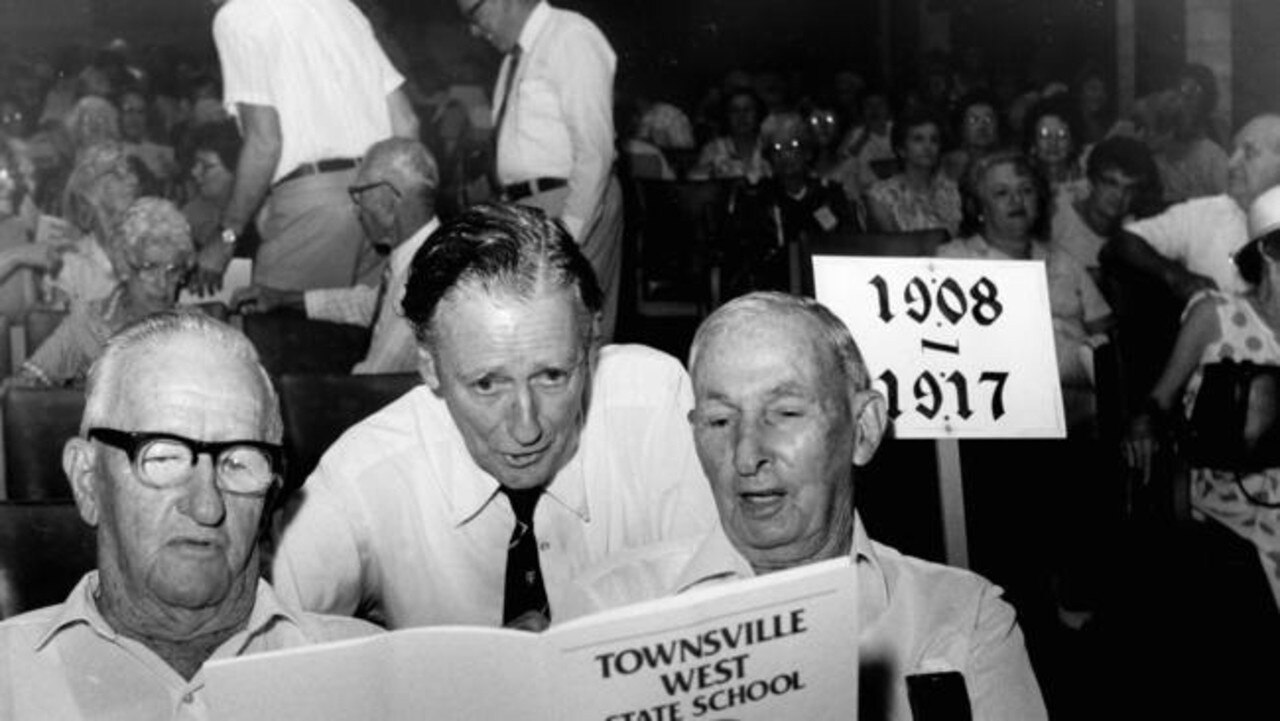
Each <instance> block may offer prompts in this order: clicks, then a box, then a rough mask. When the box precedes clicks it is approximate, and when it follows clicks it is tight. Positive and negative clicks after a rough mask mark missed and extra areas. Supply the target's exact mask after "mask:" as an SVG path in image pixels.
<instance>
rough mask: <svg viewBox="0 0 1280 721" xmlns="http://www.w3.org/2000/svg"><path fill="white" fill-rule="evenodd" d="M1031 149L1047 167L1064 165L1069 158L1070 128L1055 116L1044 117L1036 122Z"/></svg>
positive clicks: (1071, 146)
mask: <svg viewBox="0 0 1280 721" xmlns="http://www.w3.org/2000/svg"><path fill="white" fill-rule="evenodd" d="M1035 133H1036V137H1035V140H1034V144H1033V145H1032V148H1033V150H1034V152H1035V156H1036V157H1037V158H1039V159H1040V161H1041V162H1043V163H1047V164H1049V165H1060V164H1062V163H1066V162H1067V160H1068V159H1069V158H1070V157H1071V150H1072V148H1073V147H1074V146H1073V144H1072V143H1073V139H1072V137H1071V127H1070V126H1069V125H1067V123H1066V122H1065V121H1064V120H1063V119H1062V118H1060V117H1058V116H1056V115H1046V116H1044V117H1043V118H1040V120H1039V121H1037V122H1036V129H1035Z"/></svg>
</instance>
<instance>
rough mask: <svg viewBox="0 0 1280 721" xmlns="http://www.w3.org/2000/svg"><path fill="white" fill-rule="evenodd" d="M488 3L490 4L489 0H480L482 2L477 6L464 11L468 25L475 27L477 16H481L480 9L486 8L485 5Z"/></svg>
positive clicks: (463, 15) (463, 14)
mask: <svg viewBox="0 0 1280 721" xmlns="http://www.w3.org/2000/svg"><path fill="white" fill-rule="evenodd" d="M487 2H489V0H480V2H478V3H476V4H475V5H472V6H471V7H469V8H467V9H466V10H463V11H462V17H464V18H466V20H467V22H468V23H470V24H472V25H475V24H476V16H477V15H479V14H480V9H481V8H483V7H484V6H485V3H487Z"/></svg>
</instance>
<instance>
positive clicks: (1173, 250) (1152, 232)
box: [1125, 195, 1249, 293]
mask: <svg viewBox="0 0 1280 721" xmlns="http://www.w3.org/2000/svg"><path fill="white" fill-rule="evenodd" d="M1125 230H1127V231H1129V232H1130V233H1133V234H1134V235H1137V236H1139V237H1141V238H1142V239H1143V240H1145V241H1147V244H1148V245H1150V246H1151V247H1152V248H1154V249H1155V251H1156V252H1157V253H1159V254H1160V255H1163V256H1164V257H1166V258H1169V259H1170V260H1175V261H1178V262H1179V263H1181V264H1182V265H1184V266H1185V267H1186V269H1187V270H1189V271H1191V272H1192V273H1198V274H1200V275H1203V276H1206V277H1208V278H1212V279H1213V281H1214V282H1215V283H1217V284H1218V289H1219V290H1223V291H1227V292H1229V293H1243V292H1244V291H1246V290H1248V288H1249V285H1248V283H1245V282H1244V279H1243V278H1241V277H1240V272H1239V271H1238V270H1236V266H1235V264H1234V263H1232V262H1231V256H1232V254H1233V253H1235V252H1236V251H1237V250H1239V249H1240V248H1241V246H1243V245H1244V244H1245V243H1247V242H1248V241H1249V223H1248V218H1247V217H1246V216H1245V213H1244V210H1242V209H1241V208H1240V205H1239V204H1238V203H1236V201H1235V200H1232V198H1231V196H1228V195H1215V196H1212V197H1209V198H1196V199H1195V200H1188V201H1187V202H1185V203H1179V204H1177V205H1174V206H1172V207H1170V208H1169V209H1168V210H1166V211H1164V212H1163V213H1161V214H1159V215H1156V216H1152V217H1150V218H1145V219H1143V220H1139V221H1137V222H1135V223H1130V224H1129V225H1127V226H1125Z"/></svg>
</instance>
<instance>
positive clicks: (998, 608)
mask: <svg viewBox="0 0 1280 721" xmlns="http://www.w3.org/2000/svg"><path fill="white" fill-rule="evenodd" d="M851 548H852V550H851V552H850V553H851V555H852V556H853V558H854V561H855V562H856V564H857V567H858V664H859V667H860V668H861V669H862V671H861V675H860V677H859V682H858V693H859V696H860V701H859V706H860V709H861V710H862V711H868V710H874V711H877V712H879V711H883V716H880V715H875V716H871V717H870V718H872V719H880V718H884V719H892V720H894V721H910V719H911V708H910V703H909V702H908V699H907V688H906V680H905V679H906V676H907V675H909V674H916V673H929V672H936V671H959V672H961V673H962V674H963V675H964V677H965V685H966V687H967V689H968V692H969V702H970V705H971V706H972V710H973V718H974V719H978V720H979V721H995V720H1004V719H1007V720H1008V721H1035V720H1036V719H1045V718H1048V711H1047V710H1046V709H1045V706H1044V700H1043V698H1042V697H1041V695H1040V686H1039V684H1038V683H1037V682H1036V677H1035V672H1034V671H1033V670H1032V668H1031V660H1030V658H1029V657H1028V656H1027V649H1026V644H1025V643H1024V641H1023V638H1022V631H1021V629H1019V627H1018V624H1017V619H1016V616H1015V613H1014V610H1013V607H1012V606H1010V605H1009V604H1008V603H1007V602H1006V601H1004V600H1003V599H1001V598H1000V594H1001V590H1000V588H999V587H998V586H995V585H992V584H991V583H990V582H989V581H987V580H986V579H984V578H982V577H981V576H979V575H977V574H975V573H971V572H969V571H965V570H963V569H958V568H951V567H949V566H943V565H941V564H937V563H930V562H929V561H925V560H922V559H919V558H914V557H912V556H906V555H903V554H902V553H900V552H898V551H897V550H896V549H893V548H890V547H889V546H885V545H883V544H880V543H876V542H875V541H872V540H871V539H870V538H869V537H868V536H867V534H866V530H865V528H864V527H863V525H862V519H861V518H860V517H858V516H857V514H856V513H855V515H854V522H853V542H852V546H851ZM754 575H755V571H754V570H752V568H751V564H749V563H748V562H747V560H746V559H745V558H743V556H742V554H740V553H738V551H737V549H736V548H734V547H733V543H732V542H731V541H730V540H729V538H728V537H727V536H726V535H725V534H724V531H723V530H721V529H720V528H719V527H717V528H716V529H715V530H714V531H713V532H711V533H709V534H707V535H706V536H704V537H703V538H700V539H685V540H678V541H670V542H666V543H662V544H655V545H654V546H651V547H648V548H641V549H635V550H632V551H628V552H624V553H622V554H619V555H618V556H615V557H614V558H611V559H609V560H607V561H605V562H603V563H601V564H598V565H596V566H593V567H592V568H590V569H587V570H584V571H583V573H582V574H580V575H579V576H578V577H577V578H576V579H575V580H574V583H573V585H572V586H571V588H570V591H569V594H568V595H569V600H568V602H567V603H566V607H567V612H566V613H565V614H564V616H563V618H561V619H558V621H557V622H559V621H567V620H570V619H571V618H574V617H577V616H580V615H584V614H586V613H590V612H593V611H601V610H605V609H608V608H615V607H619V606H624V605H627V604H630V603H638V602H640V601H646V600H650V599H654V598H662V597H664V596H669V595H671V594H674V593H680V592H682V591H686V590H689V589H691V588H695V587H698V586H701V585H704V584H707V583H724V582H730V581H733V580H736V579H743V578H751V577H753V576H754ZM868 716H869V715H867V714H864V715H862V716H859V718H868Z"/></svg>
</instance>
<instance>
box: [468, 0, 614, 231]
mask: <svg viewBox="0 0 1280 721" xmlns="http://www.w3.org/2000/svg"><path fill="white" fill-rule="evenodd" d="M518 42H519V45H520V48H521V51H522V54H521V58H520V63H519V66H518V67H517V69H516V77H515V83H516V84H515V85H514V86H513V88H512V91H511V93H510V94H508V97H507V103H509V104H510V107H509V108H508V109H507V111H506V115H505V117H504V118H503V122H502V127H501V128H500V129H499V131H498V132H499V138H498V179H499V181H500V182H501V183H502V184H503V185H510V184H512V183H518V182H522V181H526V180H532V179H534V178H543V177H551V178H565V179H567V180H568V181H569V194H568V198H567V200H566V201H565V207H564V212H563V215H562V216H561V217H562V219H563V220H564V222H565V226H566V227H568V228H569V231H570V232H571V233H572V234H573V236H574V237H575V238H578V239H579V240H581V235H582V231H583V229H584V228H585V227H588V226H589V225H590V223H591V221H592V220H594V219H595V217H596V214H597V213H598V212H599V207H600V203H601V201H602V200H603V198H604V192H605V188H606V187H607V186H608V183H609V174H610V173H611V172H612V170H613V159H614V133H613V76H614V70H615V67H616V65H617V58H616V56H615V55H614V52H613V48H612V47H610V45H609V41H608V40H607V39H605V37H604V35H603V34H602V33H601V32H600V30H599V29H598V28H597V27H596V26H595V25H594V24H593V23H592V22H591V21H590V20H588V19H587V18H585V17H583V16H581V15H579V14H578V13H575V12H570V11H568V10H560V9H558V8H553V7H551V6H550V5H548V4H547V3H545V2H540V3H538V4H537V5H536V6H535V7H534V9H533V11H532V12H531V13H530V14H529V18H528V20H526V21H525V24H524V27H523V28H522V29H521V31H520V38H519V41H518ZM510 69H511V57H510V56H509V55H508V57H507V58H506V59H504V60H503V63H502V69H501V72H500V73H499V75H498V82H497V85H496V87H495V89H494V94H493V97H494V108H493V117H494V120H495V122H496V120H497V117H498V113H499V112H500V107H501V104H502V103H501V98H502V97H503V95H504V94H506V92H505V91H506V87H507V83H508V82H509V81H510V79H509V78H508V75H509V73H510Z"/></svg>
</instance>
